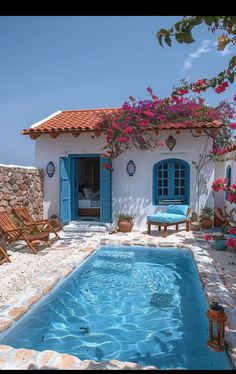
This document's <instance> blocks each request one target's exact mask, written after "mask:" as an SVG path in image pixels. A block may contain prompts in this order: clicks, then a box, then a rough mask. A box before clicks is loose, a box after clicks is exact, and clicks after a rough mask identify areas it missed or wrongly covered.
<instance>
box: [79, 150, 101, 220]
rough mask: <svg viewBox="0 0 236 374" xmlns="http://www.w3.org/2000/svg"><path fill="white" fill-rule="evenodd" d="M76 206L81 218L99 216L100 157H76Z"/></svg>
mask: <svg viewBox="0 0 236 374" xmlns="http://www.w3.org/2000/svg"><path fill="white" fill-rule="evenodd" d="M78 199H79V201H78V207H79V218H80V219H81V220H94V219H96V220H99V218H100V159H99V157H87V158H86V157H83V158H79V159H78Z"/></svg>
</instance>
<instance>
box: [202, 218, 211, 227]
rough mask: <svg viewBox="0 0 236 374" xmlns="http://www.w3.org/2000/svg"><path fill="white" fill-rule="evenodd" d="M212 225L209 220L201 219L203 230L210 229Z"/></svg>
mask: <svg viewBox="0 0 236 374" xmlns="http://www.w3.org/2000/svg"><path fill="white" fill-rule="evenodd" d="M212 225H213V221H212V219H211V218H202V220H201V226H202V228H203V229H211V228H212Z"/></svg>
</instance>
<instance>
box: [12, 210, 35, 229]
mask: <svg viewBox="0 0 236 374" xmlns="http://www.w3.org/2000/svg"><path fill="white" fill-rule="evenodd" d="M13 210H14V212H15V214H16V215H17V217H18V218H19V219H21V220H22V221H23V222H24V224H25V225H26V226H27V225H33V224H35V221H34V220H33V218H32V217H31V215H30V214H29V213H28V211H27V209H26V208H24V207H16V208H14V209H13Z"/></svg>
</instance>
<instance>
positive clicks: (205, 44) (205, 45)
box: [182, 39, 211, 70]
mask: <svg viewBox="0 0 236 374" xmlns="http://www.w3.org/2000/svg"><path fill="white" fill-rule="evenodd" d="M210 44H211V40H208V39H205V40H203V41H202V42H201V44H200V46H199V48H198V49H197V51H196V52H194V53H190V54H189V56H188V57H187V58H186V60H185V61H184V65H183V68H182V70H188V69H190V68H191V67H192V66H193V61H194V59H195V58H199V57H200V56H201V54H203V53H207V52H210V51H211V48H210Z"/></svg>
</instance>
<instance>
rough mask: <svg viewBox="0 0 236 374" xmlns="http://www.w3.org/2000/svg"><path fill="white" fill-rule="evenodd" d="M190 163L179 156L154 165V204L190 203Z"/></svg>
mask: <svg viewBox="0 0 236 374" xmlns="http://www.w3.org/2000/svg"><path fill="white" fill-rule="evenodd" d="M189 170H190V167H189V164H188V163H187V162H186V161H183V160H179V159H177V158H172V159H167V160H163V161H159V162H157V163H156V164H155V165H154V167H153V204H154V205H165V204H189Z"/></svg>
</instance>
